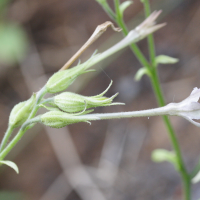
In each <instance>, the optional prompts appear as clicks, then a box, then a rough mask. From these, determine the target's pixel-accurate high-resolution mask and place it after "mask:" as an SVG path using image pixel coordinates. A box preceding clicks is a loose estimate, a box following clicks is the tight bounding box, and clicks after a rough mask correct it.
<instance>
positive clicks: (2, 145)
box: [0, 125, 14, 152]
mask: <svg viewBox="0 0 200 200" xmlns="http://www.w3.org/2000/svg"><path fill="white" fill-rule="evenodd" d="M13 130H14V127H13V126H11V125H9V126H8V129H7V131H6V133H5V135H4V137H3V140H2V142H1V147H0V152H2V151H3V149H4V148H5V146H6V144H7V142H8V139H9V138H10V136H11V134H12V132H13Z"/></svg>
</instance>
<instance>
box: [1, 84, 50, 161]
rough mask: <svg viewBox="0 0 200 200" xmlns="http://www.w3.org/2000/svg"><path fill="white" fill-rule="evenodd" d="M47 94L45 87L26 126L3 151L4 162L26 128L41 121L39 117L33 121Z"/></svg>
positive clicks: (38, 96)
mask: <svg viewBox="0 0 200 200" xmlns="http://www.w3.org/2000/svg"><path fill="white" fill-rule="evenodd" d="M46 93H47V91H46V88H45V86H44V87H43V88H42V89H41V90H40V91H39V92H38V93H37V97H36V98H37V99H36V103H35V106H34V108H33V110H32V112H31V113H30V115H29V117H28V119H27V120H26V122H24V124H23V125H22V126H21V128H20V130H19V132H18V133H17V135H16V136H15V137H14V138H13V139H12V141H11V142H10V143H9V144H8V145H7V147H6V148H5V149H3V151H2V152H1V153H0V160H3V159H4V157H5V156H6V155H7V154H8V153H9V152H10V150H11V149H12V148H13V147H14V146H15V145H16V143H17V142H18V141H19V140H20V139H21V137H22V136H23V135H24V133H25V132H26V131H27V129H26V127H27V126H28V125H29V124H30V123H35V122H38V121H39V117H36V118H34V119H32V118H33V117H34V116H35V115H36V113H37V111H38V109H39V103H40V101H41V100H42V98H43V97H44V95H45V94H46Z"/></svg>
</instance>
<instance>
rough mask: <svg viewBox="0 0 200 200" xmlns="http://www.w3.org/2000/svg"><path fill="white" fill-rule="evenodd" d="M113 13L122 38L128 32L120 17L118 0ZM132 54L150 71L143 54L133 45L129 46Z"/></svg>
mask: <svg viewBox="0 0 200 200" xmlns="http://www.w3.org/2000/svg"><path fill="white" fill-rule="evenodd" d="M114 2H115V11H116V23H117V24H118V26H119V27H120V28H121V29H122V32H123V34H124V36H126V35H128V33H129V31H128V29H127V27H126V25H125V23H124V20H123V18H122V17H121V14H120V10H119V0H115V1H114ZM130 48H131V50H132V52H133V53H134V54H135V56H136V57H137V59H138V60H139V62H140V64H141V65H142V66H145V67H146V68H147V69H148V70H149V69H150V65H149V63H148V61H147V60H146V58H145V57H144V55H143V53H142V52H141V51H140V49H139V48H138V46H137V45H136V44H135V43H132V44H131V45H130Z"/></svg>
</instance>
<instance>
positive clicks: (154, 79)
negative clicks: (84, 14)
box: [114, 0, 190, 200]
mask: <svg viewBox="0 0 200 200" xmlns="http://www.w3.org/2000/svg"><path fill="white" fill-rule="evenodd" d="M142 2H143V3H144V9H145V15H146V17H148V16H149V15H150V13H151V10H150V4H149V1H148V0H143V1H142ZM114 3H115V12H116V23H117V24H118V26H119V27H120V28H122V31H123V34H124V35H127V34H128V29H127V27H126V25H125V23H124V21H123V16H121V14H120V10H119V6H120V2H119V0H114ZM130 47H131V50H132V51H133V53H134V54H135V55H136V57H137V59H138V60H139V62H140V63H141V64H142V66H144V67H146V68H147V69H148V70H149V72H150V74H151V75H150V76H149V77H150V80H151V84H152V87H153V90H154V93H155V96H156V99H157V102H158V104H159V106H164V105H165V101H164V97H163V94H162V90H161V87H160V81H159V78H158V74H157V69H156V63H155V57H156V53H155V46H154V38H153V35H152V34H150V35H149V36H148V48H149V55H150V61H151V64H149V62H148V61H147V60H146V58H145V57H144V55H143V53H142V52H141V51H140V49H139V48H138V47H137V45H136V44H131V45H130ZM163 121H164V123H165V126H166V128H167V131H168V133H169V137H170V140H171V143H172V146H173V148H174V151H175V153H176V155H177V158H178V164H179V172H180V174H181V177H182V182H183V188H184V195H185V200H189V199H190V178H189V175H188V173H187V170H186V168H185V165H184V162H183V158H182V154H181V150H180V147H179V143H178V140H177V138H176V135H175V133H174V130H173V127H172V125H171V123H170V121H169V119H168V117H167V116H163Z"/></svg>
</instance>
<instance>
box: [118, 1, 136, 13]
mask: <svg viewBox="0 0 200 200" xmlns="http://www.w3.org/2000/svg"><path fill="white" fill-rule="evenodd" d="M132 3H133V2H132V1H125V2H123V3H122V4H121V5H120V6H119V10H120V13H121V16H123V14H124V11H125V10H126V9H127V8H128V7H129V6H130V5H131V4H132Z"/></svg>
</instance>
